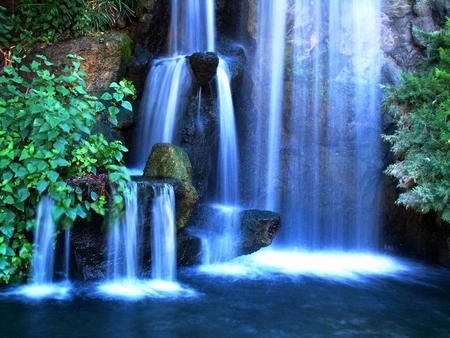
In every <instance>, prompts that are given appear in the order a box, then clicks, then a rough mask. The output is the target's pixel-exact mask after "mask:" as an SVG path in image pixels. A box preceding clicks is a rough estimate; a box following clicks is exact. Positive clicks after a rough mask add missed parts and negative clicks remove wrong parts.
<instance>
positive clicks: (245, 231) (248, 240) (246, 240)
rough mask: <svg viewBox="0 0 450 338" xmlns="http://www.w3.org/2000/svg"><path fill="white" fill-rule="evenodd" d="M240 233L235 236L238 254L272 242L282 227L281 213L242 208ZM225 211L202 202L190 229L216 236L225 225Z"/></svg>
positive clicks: (251, 251) (253, 250)
mask: <svg viewBox="0 0 450 338" xmlns="http://www.w3.org/2000/svg"><path fill="white" fill-rule="evenodd" d="M238 213H239V215H238V217H239V233H238V236H236V238H235V248H236V252H237V254H238V255H248V254H251V253H253V252H256V251H258V250H260V249H262V248H264V247H267V246H269V245H271V244H272V242H273V240H274V238H275V236H276V235H277V233H278V231H279V230H280V227H281V218H280V215H279V214H277V213H275V212H271V211H265V210H241V211H238ZM222 223H223V211H222V210H220V209H218V208H217V207H216V206H213V205H209V204H200V205H198V206H197V207H196V208H195V212H194V215H193V216H192V219H191V221H190V222H189V225H188V226H187V229H188V231H190V232H192V233H194V234H198V235H199V236H208V234H209V235H210V236H214V233H215V232H216V231H221V230H220V229H222V227H223V224H222Z"/></svg>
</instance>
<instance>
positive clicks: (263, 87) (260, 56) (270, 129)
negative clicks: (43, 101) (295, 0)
mask: <svg viewBox="0 0 450 338" xmlns="http://www.w3.org/2000/svg"><path fill="white" fill-rule="evenodd" d="M286 11H287V0H279V1H260V2H259V4H258V28H259V30H258V35H257V46H258V50H257V56H256V59H257V62H256V66H257V69H256V74H255V75H256V78H257V83H258V88H257V95H256V96H257V106H258V107H259V108H260V109H261V111H260V114H261V115H260V116H259V118H258V121H257V126H256V128H257V130H256V140H255V142H254V143H255V145H256V147H255V148H256V149H255V152H254V156H255V157H254V158H253V160H251V161H252V162H253V163H259V165H257V167H256V168H255V172H254V175H253V178H252V182H253V203H254V204H255V205H257V206H258V207H261V208H266V209H269V210H278V208H279V176H280V173H279V171H280V144H281V128H282V120H281V117H282V108H283V99H282V96H283V84H284V83H283V79H284V59H285V48H284V44H285V32H286Z"/></svg>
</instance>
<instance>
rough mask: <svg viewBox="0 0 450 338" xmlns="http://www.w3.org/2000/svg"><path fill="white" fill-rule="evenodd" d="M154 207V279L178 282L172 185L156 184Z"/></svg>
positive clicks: (153, 187)
mask: <svg viewBox="0 0 450 338" xmlns="http://www.w3.org/2000/svg"><path fill="white" fill-rule="evenodd" d="M152 189H153V205H152V216H153V222H152V225H153V226H152V278H153V279H156V280H163V281H168V282H174V281H175V280H176V226H175V223H176V222H175V194H174V190H173V187H172V186H171V185H170V184H155V185H153V186H152Z"/></svg>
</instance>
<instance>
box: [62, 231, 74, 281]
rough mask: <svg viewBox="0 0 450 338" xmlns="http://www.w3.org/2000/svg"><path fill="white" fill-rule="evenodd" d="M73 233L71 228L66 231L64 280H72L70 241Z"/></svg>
mask: <svg viewBox="0 0 450 338" xmlns="http://www.w3.org/2000/svg"><path fill="white" fill-rule="evenodd" d="M71 237H72V231H71V229H70V228H69V227H67V228H66V230H64V279H65V280H66V281H69V280H70V239H71Z"/></svg>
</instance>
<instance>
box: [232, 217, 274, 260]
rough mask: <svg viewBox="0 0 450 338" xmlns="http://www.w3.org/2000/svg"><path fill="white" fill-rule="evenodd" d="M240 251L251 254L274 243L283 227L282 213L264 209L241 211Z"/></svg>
mask: <svg viewBox="0 0 450 338" xmlns="http://www.w3.org/2000/svg"><path fill="white" fill-rule="evenodd" d="M240 217H241V245H240V253H241V254H243V255H246V254H251V253H253V252H256V251H258V250H259V249H261V248H264V247H267V246H269V245H271V244H272V241H273V240H274V238H275V236H276V234H277V233H278V231H279V230H280V227H281V218H280V215H279V214H277V213H275V212H271V211H263V210H245V211H243V212H241V214H240Z"/></svg>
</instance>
